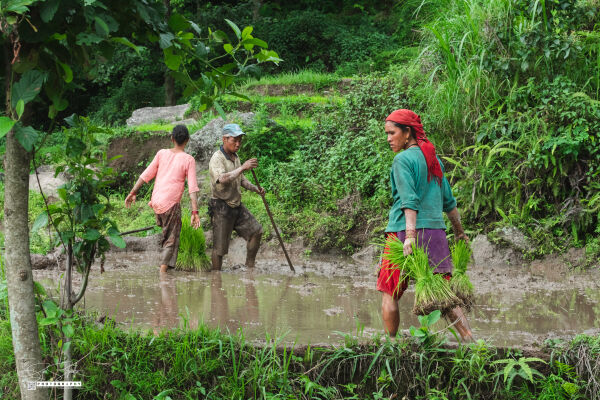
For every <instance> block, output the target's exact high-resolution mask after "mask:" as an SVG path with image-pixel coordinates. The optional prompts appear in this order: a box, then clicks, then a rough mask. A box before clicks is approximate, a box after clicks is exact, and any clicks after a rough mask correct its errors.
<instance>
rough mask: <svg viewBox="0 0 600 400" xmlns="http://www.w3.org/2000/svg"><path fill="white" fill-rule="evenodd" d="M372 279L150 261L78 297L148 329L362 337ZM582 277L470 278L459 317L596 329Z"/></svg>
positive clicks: (543, 329)
mask: <svg viewBox="0 0 600 400" xmlns="http://www.w3.org/2000/svg"><path fill="white" fill-rule="evenodd" d="M144 265H147V264H144ZM521 274H523V275H524V277H525V273H521ZM524 277H520V276H515V277H513V278H512V279H515V280H517V279H524ZM590 282H592V280H591V279H590ZM374 284H375V278H374V275H370V274H365V275H363V276H354V277H349V276H336V277H333V278H328V277H326V276H323V275H314V274H297V275H293V276H292V275H281V274H278V273H275V272H273V273H265V272H264V271H260V272H254V271H234V272H206V273H186V272H178V271H169V272H168V273H167V274H166V275H164V276H163V275H159V273H158V271H156V269H155V268H151V267H145V266H133V267H130V268H128V269H123V270H112V271H110V270H109V271H107V272H106V273H104V274H102V275H99V274H97V275H94V276H92V280H91V282H90V286H89V289H88V293H87V294H86V303H85V304H86V307H87V308H88V309H93V310H99V311H101V312H103V313H108V314H110V315H112V316H114V317H115V319H117V321H120V322H123V323H125V324H126V325H128V326H132V327H134V328H142V329H151V330H153V331H154V332H158V331H160V330H161V329H169V328H172V327H175V326H177V325H180V326H181V325H183V324H184V322H185V324H186V325H187V326H189V327H190V328H195V327H196V326H197V325H198V323H199V322H200V321H204V322H205V323H206V324H208V325H209V326H212V327H217V326H218V327H220V328H222V329H229V330H230V331H232V332H235V331H237V330H238V329H242V330H243V331H244V334H245V336H246V338H248V339H249V340H259V341H260V340H264V339H265V336H266V335H270V337H274V336H280V335H282V334H284V333H287V336H286V337H285V340H286V341H287V342H294V341H296V342H298V343H313V344H315V343H325V342H327V343H332V342H336V343H337V342H339V341H340V339H341V338H340V335H339V334H337V333H336V332H345V333H354V332H356V331H357V328H364V331H365V333H366V334H367V335H370V334H373V333H382V322H381V316H380V302H381V296H380V294H379V293H378V292H377V291H375V290H374V289H373V287H374ZM584 285H588V283H584ZM584 285H582V284H579V285H578V286H573V285H571V284H570V283H566V282H564V283H559V284H553V285H546V283H545V282H542V284H540V285H538V286H537V287H535V288H529V287H528V286H527V284H524V285H523V287H520V286H518V285H514V287H513V286H510V285H508V286H507V285H505V286H503V287H502V288H498V287H497V286H496V284H492V285H488V286H487V288H486V287H484V285H480V286H476V297H475V307H474V309H473V312H472V313H471V314H470V316H469V318H470V321H471V325H472V328H473V331H474V333H475V334H476V336H477V337H478V338H484V339H489V340H490V341H491V342H492V343H495V344H497V345H517V344H524V343H536V342H537V343H539V342H540V341H541V340H542V339H543V338H544V337H546V336H556V335H563V334H567V335H575V334H577V333H582V332H584V331H588V330H594V329H595V330H596V332H598V330H599V328H600V291H598V290H597V289H596V288H590V287H585V286H584ZM589 285H590V286H591V284H589ZM546 286H547V287H546ZM413 301H414V292H413V291H412V289H409V291H407V292H406V295H405V296H403V298H402V299H401V301H400V307H401V310H402V312H401V320H400V327H401V329H402V330H404V331H406V330H408V328H409V327H410V326H411V325H417V324H418V320H417V318H416V317H415V316H413V315H412V314H411V313H410V310H411V309H412V303H413ZM440 328H441V326H440ZM592 333H593V332H592Z"/></svg>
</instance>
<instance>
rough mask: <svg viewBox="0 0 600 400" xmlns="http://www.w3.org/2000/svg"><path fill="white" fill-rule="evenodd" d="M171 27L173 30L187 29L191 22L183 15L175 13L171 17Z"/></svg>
mask: <svg viewBox="0 0 600 400" xmlns="http://www.w3.org/2000/svg"><path fill="white" fill-rule="evenodd" d="M169 27H170V28H171V30H172V31H173V32H180V31H185V30H186V29H188V28H189V27H190V22H189V21H188V20H187V18H185V17H184V16H183V15H181V14H177V13H173V14H171V17H170V18H169Z"/></svg>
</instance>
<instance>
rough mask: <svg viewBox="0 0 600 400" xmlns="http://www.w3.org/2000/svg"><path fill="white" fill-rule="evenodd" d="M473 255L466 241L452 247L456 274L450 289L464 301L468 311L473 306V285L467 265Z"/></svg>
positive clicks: (451, 281)
mask: <svg viewBox="0 0 600 400" xmlns="http://www.w3.org/2000/svg"><path fill="white" fill-rule="evenodd" d="M471 254H472V251H471V248H470V247H469V245H468V244H467V243H466V242H465V241H464V240H460V241H458V242H457V243H456V244H455V245H454V246H452V263H453V264H454V272H453V273H452V279H451V280H450V287H451V288H452V291H453V292H454V294H456V296H457V297H458V298H459V299H461V300H462V302H463V303H464V306H465V309H466V310H467V311H469V310H470V309H471V306H472V305H473V284H472V283H471V281H470V280H469V277H468V276H467V265H468V264H469V260H470V259H471Z"/></svg>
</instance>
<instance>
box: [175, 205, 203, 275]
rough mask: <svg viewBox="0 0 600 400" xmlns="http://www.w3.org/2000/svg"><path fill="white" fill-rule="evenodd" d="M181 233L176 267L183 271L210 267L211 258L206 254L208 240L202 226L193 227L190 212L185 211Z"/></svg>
mask: <svg viewBox="0 0 600 400" xmlns="http://www.w3.org/2000/svg"><path fill="white" fill-rule="evenodd" d="M182 214H183V215H185V216H184V217H182V219H181V234H180V236H179V253H178V254H177V265H176V269H178V270H183V271H200V270H208V269H209V268H210V260H209V259H208V256H207V255H206V242H205V239H204V231H203V230H202V227H199V228H198V229H194V228H193V227H192V224H191V221H190V217H189V216H188V215H189V213H186V212H183V213H182Z"/></svg>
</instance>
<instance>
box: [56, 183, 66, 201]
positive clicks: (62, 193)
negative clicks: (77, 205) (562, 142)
mask: <svg viewBox="0 0 600 400" xmlns="http://www.w3.org/2000/svg"><path fill="white" fill-rule="evenodd" d="M56 193H57V194H58V197H60V199H61V200H62V201H64V202H65V203H66V202H67V189H65V188H64V187H59V188H58V189H56Z"/></svg>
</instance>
